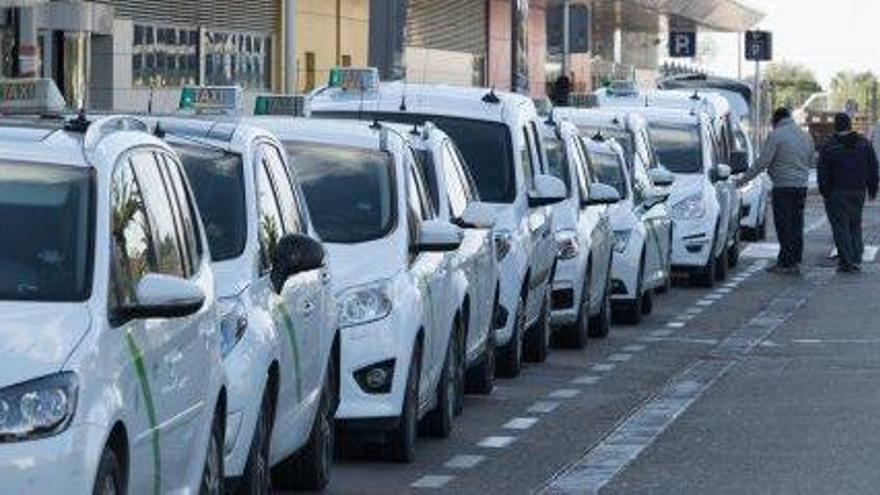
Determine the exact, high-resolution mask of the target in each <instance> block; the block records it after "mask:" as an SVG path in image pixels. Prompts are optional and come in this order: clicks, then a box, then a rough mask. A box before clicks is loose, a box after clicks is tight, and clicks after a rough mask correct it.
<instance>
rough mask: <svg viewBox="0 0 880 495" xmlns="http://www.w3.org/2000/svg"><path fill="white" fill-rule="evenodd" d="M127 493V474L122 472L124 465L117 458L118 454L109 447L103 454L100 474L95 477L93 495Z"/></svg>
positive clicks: (99, 466) (99, 465)
mask: <svg viewBox="0 0 880 495" xmlns="http://www.w3.org/2000/svg"><path fill="white" fill-rule="evenodd" d="M125 492H126V491H125V473H123V472H122V465H121V464H120V463H119V459H118V458H117V457H116V452H114V451H113V449H111V448H110V446H109V445H108V446H106V447H104V451H103V452H101V462H100V463H99V464H98V474H97V475H96V476H95V486H94V488H92V494H93V495H117V494H123V493H125Z"/></svg>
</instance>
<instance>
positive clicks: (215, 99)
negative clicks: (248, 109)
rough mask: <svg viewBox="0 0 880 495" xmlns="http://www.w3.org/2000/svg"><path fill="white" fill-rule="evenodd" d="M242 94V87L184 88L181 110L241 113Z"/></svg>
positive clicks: (181, 97) (181, 96)
mask: <svg viewBox="0 0 880 495" xmlns="http://www.w3.org/2000/svg"><path fill="white" fill-rule="evenodd" d="M242 94H243V92H242V89H241V86H184V87H183V89H182V90H181V91H180V105H179V108H180V109H181V110H192V111H195V112H196V113H214V114H217V113H225V114H229V113H241V109H242Z"/></svg>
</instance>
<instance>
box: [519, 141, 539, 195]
mask: <svg viewBox="0 0 880 495" xmlns="http://www.w3.org/2000/svg"><path fill="white" fill-rule="evenodd" d="M522 135H523V144H522V147H521V148H520V150H519V155H520V169H521V170H522V174H523V179H524V180H525V183H526V188H527V189H528V190H529V191H531V190H532V189H533V188H534V187H535V164H534V162H533V160H532V157H533V156H535V155H534V152H533V151H532V149H533V147H534V144H533V143H532V138H531V136H530V133H529V130H528V128H526V127H523V128H522Z"/></svg>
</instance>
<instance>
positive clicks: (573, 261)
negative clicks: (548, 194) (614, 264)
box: [541, 120, 620, 349]
mask: <svg viewBox="0 0 880 495" xmlns="http://www.w3.org/2000/svg"><path fill="white" fill-rule="evenodd" d="M541 131H542V132H543V134H544V144H545V146H546V148H547V173H549V174H551V175H553V176H554V177H557V178H559V179H560V180H561V181H563V183H565V185H566V188H567V192H568V196H567V198H566V199H565V201H563V202H561V203H558V204H555V205H553V219H554V225H555V227H556V231H555V233H554V236H555V238H556V245H557V253H556V259H557V265H556V271H555V274H554V277H553V293H552V294H553V295H552V298H551V301H552V308H553V312H552V313H551V322H552V323H553V326H554V337H555V338H556V340H557V341H558V342H559V343H560V344H562V345H565V346H567V347H574V348H577V349H580V348H583V347H584V346H585V345H586V344H587V337H599V338H602V337H605V336H607V335H608V332H609V330H610V329H611V261H612V252H613V246H614V233H613V232H612V229H611V223H610V221H609V217H608V208H609V205H613V204H615V203H617V201H619V200H620V195H619V194H618V192H617V190H616V189H614V188H612V187H611V186H608V185H605V184H601V183H599V182H597V181H595V180H594V178H593V176H592V174H591V173H590V171H589V167H588V164H587V157H586V151H585V150H584V143H583V141H581V138H580V136H579V135H578V129H577V127H575V126H574V125H572V124H571V123H569V122H565V121H556V120H548V121H546V122H544V123H542V125H541Z"/></svg>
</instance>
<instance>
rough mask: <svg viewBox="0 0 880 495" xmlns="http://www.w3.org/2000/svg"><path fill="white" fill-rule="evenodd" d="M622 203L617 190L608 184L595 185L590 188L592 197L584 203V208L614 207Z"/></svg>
mask: <svg viewBox="0 0 880 495" xmlns="http://www.w3.org/2000/svg"><path fill="white" fill-rule="evenodd" d="M618 201H620V194H619V193H618V192H617V189H614V188H613V187H611V186H609V185H606V184H598V183H597V184H593V185H591V186H590V197H589V198H588V199H587V200H586V201H584V203H585V205H584V206H599V205H613V204H615V203H617V202H618Z"/></svg>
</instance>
